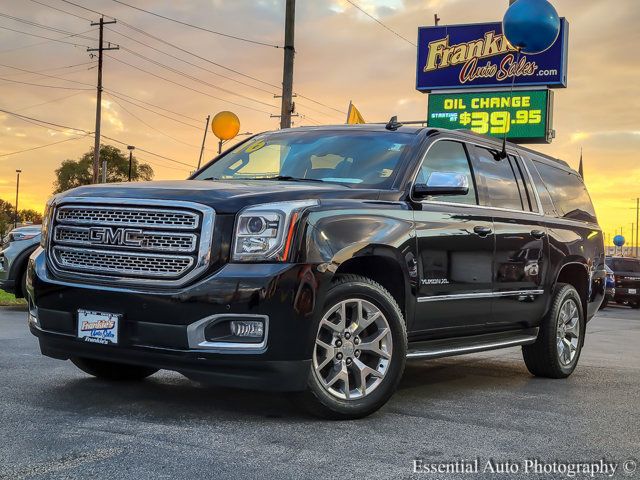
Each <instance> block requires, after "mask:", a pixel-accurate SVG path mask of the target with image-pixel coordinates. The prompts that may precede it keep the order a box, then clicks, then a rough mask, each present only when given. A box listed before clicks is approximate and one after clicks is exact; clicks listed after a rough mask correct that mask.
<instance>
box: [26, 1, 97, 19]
mask: <svg viewBox="0 0 640 480" xmlns="http://www.w3.org/2000/svg"><path fill="white" fill-rule="evenodd" d="M31 1H32V2H33V3H37V4H39V5H42V6H44V7H49V8H51V9H53V10H57V11H58V12H62V13H66V14H67V15H71V16H72V17H76V18H79V19H81V20H86V21H87V22H91V21H93V20H92V19H90V18H88V17H83V16H82V15H77V14H75V13H71V12H68V11H66V10H62V9H61V8H58V7H54V6H53V5H48V4H46V3H44V2H39V1H38V0H31Z"/></svg>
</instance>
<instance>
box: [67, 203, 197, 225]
mask: <svg viewBox="0 0 640 480" xmlns="http://www.w3.org/2000/svg"><path fill="white" fill-rule="evenodd" d="M56 220H57V221H58V222H61V223H70V224H91V225H127V226H129V227H162V228H165V229H183V228H186V229H194V228H197V227H198V220H199V215H198V214H197V213H192V212H184V211H175V210H163V209H148V208H129V207H109V206H87V207H74V206H62V207H60V208H59V209H57V210H56Z"/></svg>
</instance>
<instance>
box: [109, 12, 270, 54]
mask: <svg viewBox="0 0 640 480" xmlns="http://www.w3.org/2000/svg"><path fill="white" fill-rule="evenodd" d="M113 1H114V2H116V3H119V4H120V5H125V6H127V7H129V8H133V9H134V10H138V11H139V12H144V13H148V14H149V15H153V16H155V17H158V18H163V19H165V20H168V21H170V22H174V23H179V24H180V25H184V26H186V27H191V28H195V29H197V30H201V31H203V32H209V33H213V34H214V35H220V36H221V37H226V38H231V39H233V40H239V41H241V42H246V43H252V44H254V45H262V46H265V47H272V48H280V47H279V46H278V45H274V44H271V43H266V42H260V41H257V40H251V39H249V38H245V37H238V36H236V35H230V34H228V33H222V32H217V31H215V30H210V29H208V28H204V27H200V26H198V25H193V24H191V23H187V22H183V21H182V20H177V19H175V18H171V17H167V16H165V15H161V14H159V13H156V12H152V11H149V10H145V9H144V8H140V7H136V6H134V5H130V4H128V3H125V2H122V1H120V0H113Z"/></svg>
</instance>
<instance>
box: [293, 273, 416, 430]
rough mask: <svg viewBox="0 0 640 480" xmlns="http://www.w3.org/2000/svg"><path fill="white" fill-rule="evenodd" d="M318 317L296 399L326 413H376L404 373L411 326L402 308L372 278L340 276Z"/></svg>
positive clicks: (343, 415) (342, 415) (335, 415)
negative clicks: (307, 368)
mask: <svg viewBox="0 0 640 480" xmlns="http://www.w3.org/2000/svg"><path fill="white" fill-rule="evenodd" d="M343 305H344V308H343ZM343 315H344V317H346V319H344V321H343V320H342V317H343ZM319 317H320V318H319V319H318V322H317V324H316V328H315V329H314V337H313V341H314V344H313V352H312V362H311V368H310V371H309V378H308V381H307V391H305V392H303V393H301V394H299V395H298V396H297V398H298V400H299V401H300V402H301V404H302V406H303V407H304V408H306V410H307V411H309V412H310V413H312V414H313V415H316V416H319V417H322V418H328V419H334V420H346V419H357V418H362V417H366V416H367V415H370V414H372V413H373V412H375V411H376V410H378V409H379V408H380V407H382V406H383V405H384V404H385V403H386V402H387V401H388V400H389V398H390V397H391V396H392V395H393V393H394V392H395V390H396V388H397V386H398V383H399V382H400V379H401V377H402V374H403V372H404V366H405V362H406V355H407V330H406V325H405V320H404V317H403V315H402V311H401V310H400V307H399V306H398V304H397V303H396V301H395V299H394V298H393V296H392V295H391V294H390V293H389V292H388V291H387V290H386V289H385V288H384V287H382V286H381V285H380V284H378V283H376V282H374V281H373V280H370V279H368V278H366V277H361V276H359V275H341V276H340V277H338V279H337V280H336V281H334V283H333V284H332V286H331V287H330V289H329V291H328V292H327V297H326V301H325V304H324V307H323V309H322V312H321V315H319ZM354 319H359V321H356V322H354ZM363 327H364V328H363ZM343 328H344V330H342V329H343ZM319 341H320V342H322V343H319ZM327 347H329V348H327ZM387 356H388V358H387ZM323 364H324V366H323ZM373 370H375V371H373ZM335 378H338V380H335ZM345 379H346V380H345ZM362 379H364V382H363V381H362ZM332 382H335V383H332ZM330 384H331V385H330ZM347 392H348V393H347Z"/></svg>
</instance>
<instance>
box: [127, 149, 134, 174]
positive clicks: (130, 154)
mask: <svg viewBox="0 0 640 480" xmlns="http://www.w3.org/2000/svg"><path fill="white" fill-rule="evenodd" d="M135 149H136V147H134V146H133V145H127V150H129V181H131V166H132V164H133V151H134V150H135Z"/></svg>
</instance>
